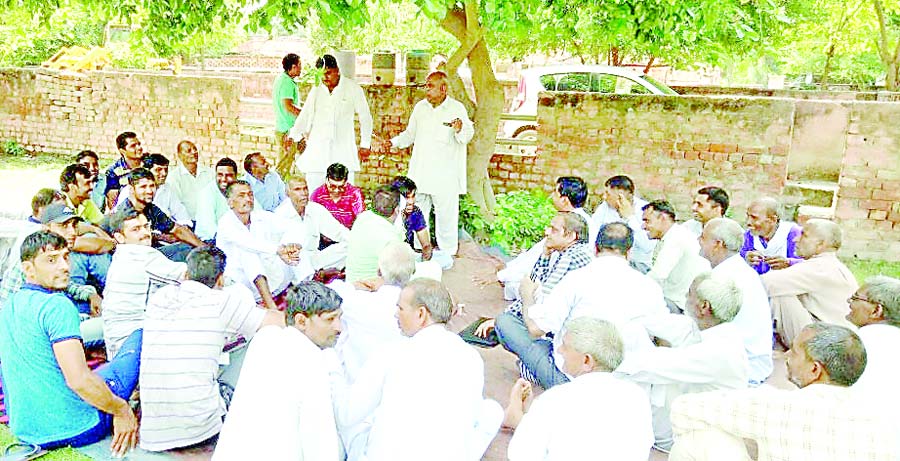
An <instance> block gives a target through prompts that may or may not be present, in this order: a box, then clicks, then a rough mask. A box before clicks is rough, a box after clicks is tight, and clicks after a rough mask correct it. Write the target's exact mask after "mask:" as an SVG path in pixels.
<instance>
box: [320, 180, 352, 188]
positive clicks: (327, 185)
mask: <svg viewBox="0 0 900 461" xmlns="http://www.w3.org/2000/svg"><path fill="white" fill-rule="evenodd" d="M325 186H326V187H328V188H329V189H335V190H343V189H346V188H347V183H340V184H335V183H333V182H331V181H326V182H325Z"/></svg>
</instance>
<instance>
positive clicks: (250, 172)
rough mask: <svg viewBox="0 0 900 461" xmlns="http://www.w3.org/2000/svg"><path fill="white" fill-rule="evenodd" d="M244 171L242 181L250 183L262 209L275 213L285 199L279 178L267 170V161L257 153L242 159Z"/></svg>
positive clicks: (276, 174)
mask: <svg viewBox="0 0 900 461" xmlns="http://www.w3.org/2000/svg"><path fill="white" fill-rule="evenodd" d="M244 171H245V172H246V173H245V174H244V177H243V178H242V179H243V180H244V181H247V182H248V183H250V187H251V188H253V195H254V196H255V197H256V200H258V201H259V204H260V206H262V209H263V210H266V211H275V208H277V207H278V205H280V204H281V202H282V201H284V199H285V197H286V196H285V193H284V181H282V180H281V176H279V175H278V173H277V172H275V171H272V170H270V169H269V162H268V160H266V158H265V157H263V155H262V154H260V153H259V152H254V153H252V154H249V155H247V156H246V157H244Z"/></svg>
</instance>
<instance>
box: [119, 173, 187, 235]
mask: <svg viewBox="0 0 900 461" xmlns="http://www.w3.org/2000/svg"><path fill="white" fill-rule="evenodd" d="M130 196H131V186H125V187H123V188H122V189H121V190H120V192H119V197H118V198H117V199H116V206H115V207H114V208H115V209H117V210H118V209H120V208H121V207H122V204H123V203H125V199H127V198H128V197H130ZM153 204H154V205H156V206H157V207H159V209H160V210H162V211H163V213H165V214H167V215H168V216H169V217H170V218H172V221H175V222H177V223H178V224H181V225H183V226H188V227H191V226H192V225H193V224H194V223H193V222H192V221H191V214H190V213H188V210H187V208H185V206H184V204H182V203H181V200H179V199H178V197H176V196H175V193H174V192H173V191H172V188H171V187H169V183H165V184H163V185H161V186H159V187H158V188H157V189H156V194H155V195H154V196H153Z"/></svg>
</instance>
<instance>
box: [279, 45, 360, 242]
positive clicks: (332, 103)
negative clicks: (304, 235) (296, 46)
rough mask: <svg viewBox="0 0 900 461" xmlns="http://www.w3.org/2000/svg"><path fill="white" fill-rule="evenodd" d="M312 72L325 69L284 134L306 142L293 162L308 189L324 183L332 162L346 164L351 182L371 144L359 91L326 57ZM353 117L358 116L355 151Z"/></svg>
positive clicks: (357, 86)
mask: <svg viewBox="0 0 900 461" xmlns="http://www.w3.org/2000/svg"><path fill="white" fill-rule="evenodd" d="M316 69H324V70H325V74H324V77H323V79H322V83H321V84H320V85H318V86H315V87H313V88H312V89H310V91H309V95H308V96H307V97H306V103H305V104H303V110H301V111H300V116H299V117H297V120H296V122H294V125H293V128H292V129H291V132H290V134H289V135H288V136H289V137H290V138H293V139H297V140H302V139H308V142H307V143H306V151H304V152H303V155H301V156H300V158H299V159H297V168H298V169H299V170H300V171H302V172H304V173H306V182H307V183H308V184H309V187H310V189H312V190H316V189H318V188H319V186H321V185H322V184H323V183H324V182H325V168H326V167H327V166H328V165H331V164H333V163H340V164H343V165H346V166H347V168H348V169H349V170H350V175H349V178H348V181H349V182H350V183H353V182H354V181H353V180H354V179H355V175H356V172H357V171H359V169H360V166H359V161H360V159H365V158H366V157H367V156H368V155H369V146H370V145H371V143H372V114H371V113H370V112H369V103H368V102H367V101H366V94H365V92H363V89H362V88H360V86H359V84H357V83H356V82H355V81H353V79H350V78H341V72H340V70H338V64H337V60H336V59H334V56H332V55H330V54H326V55H325V56H322V57H321V58H319V59H318V60H317V61H316ZM354 114H355V115H356V116H358V117H359V148H357V147H356V130H355V128H354V123H353V115H354ZM278 170H279V172H280V171H281V169H280V168H279V169H278ZM282 174H284V173H282ZM347 227H349V226H347Z"/></svg>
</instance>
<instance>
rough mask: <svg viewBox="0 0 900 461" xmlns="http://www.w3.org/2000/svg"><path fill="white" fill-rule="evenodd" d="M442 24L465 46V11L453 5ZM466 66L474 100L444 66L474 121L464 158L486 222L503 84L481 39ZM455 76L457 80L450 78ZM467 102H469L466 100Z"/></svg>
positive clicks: (492, 202)
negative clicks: (472, 131) (473, 100)
mask: <svg viewBox="0 0 900 461" xmlns="http://www.w3.org/2000/svg"><path fill="white" fill-rule="evenodd" d="M441 27H442V28H443V29H444V30H446V31H448V32H450V33H451V34H453V36H455V37H456V38H457V39H458V40H459V42H460V44H461V46H465V43H466V37H467V29H468V28H467V24H466V13H465V11H464V10H462V9H458V8H457V9H453V10H450V11H448V12H447V16H446V17H445V18H444V20H443V21H441ZM468 61H469V67H470V69H471V70H472V85H473V87H474V88H475V102H476V104H472V101H469V100H468V96H466V93H465V90H464V89H463V88H462V85H461V81H459V78H458V77H457V74H456V70H457V69H456V68H449V67H448V69H447V71H448V73H449V74H450V75H451V91H452V93H453V96H454V98H457V99H460V98H461V99H460V101H462V102H463V104H466V107H467V108H469V110H470V114H471V115H472V121H473V122H474V123H475V135H474V137H473V138H472V141H471V142H470V143H469V145H468V161H467V162H466V167H467V172H466V173H467V174H466V179H467V183H468V193H469V196H470V197H471V198H472V200H473V201H474V202H475V203H476V204H477V205H478V207H479V209H480V210H481V214H482V216H484V218H485V219H486V220H488V221H489V222H490V221H492V220H493V218H494V207H495V205H496V202H495V200H494V189H493V187H492V186H491V181H490V178H489V177H488V165H489V164H490V161H491V157H493V155H494V151H495V143H496V139H497V128H498V127H499V124H500V115H501V114H502V113H503V103H504V99H503V87H501V86H500V82H499V81H497V77H496V76H495V75H494V69H493V66H492V65H491V56H490V53H489V50H488V47H487V44H486V43H485V41H484V39H479V40H478V42H477V44H476V45H475V46H474V47H473V48H472V49H471V51H470V52H469V54H468ZM453 80H456V81H457V82H455V83H454V82H453ZM467 103H468V104H467Z"/></svg>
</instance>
